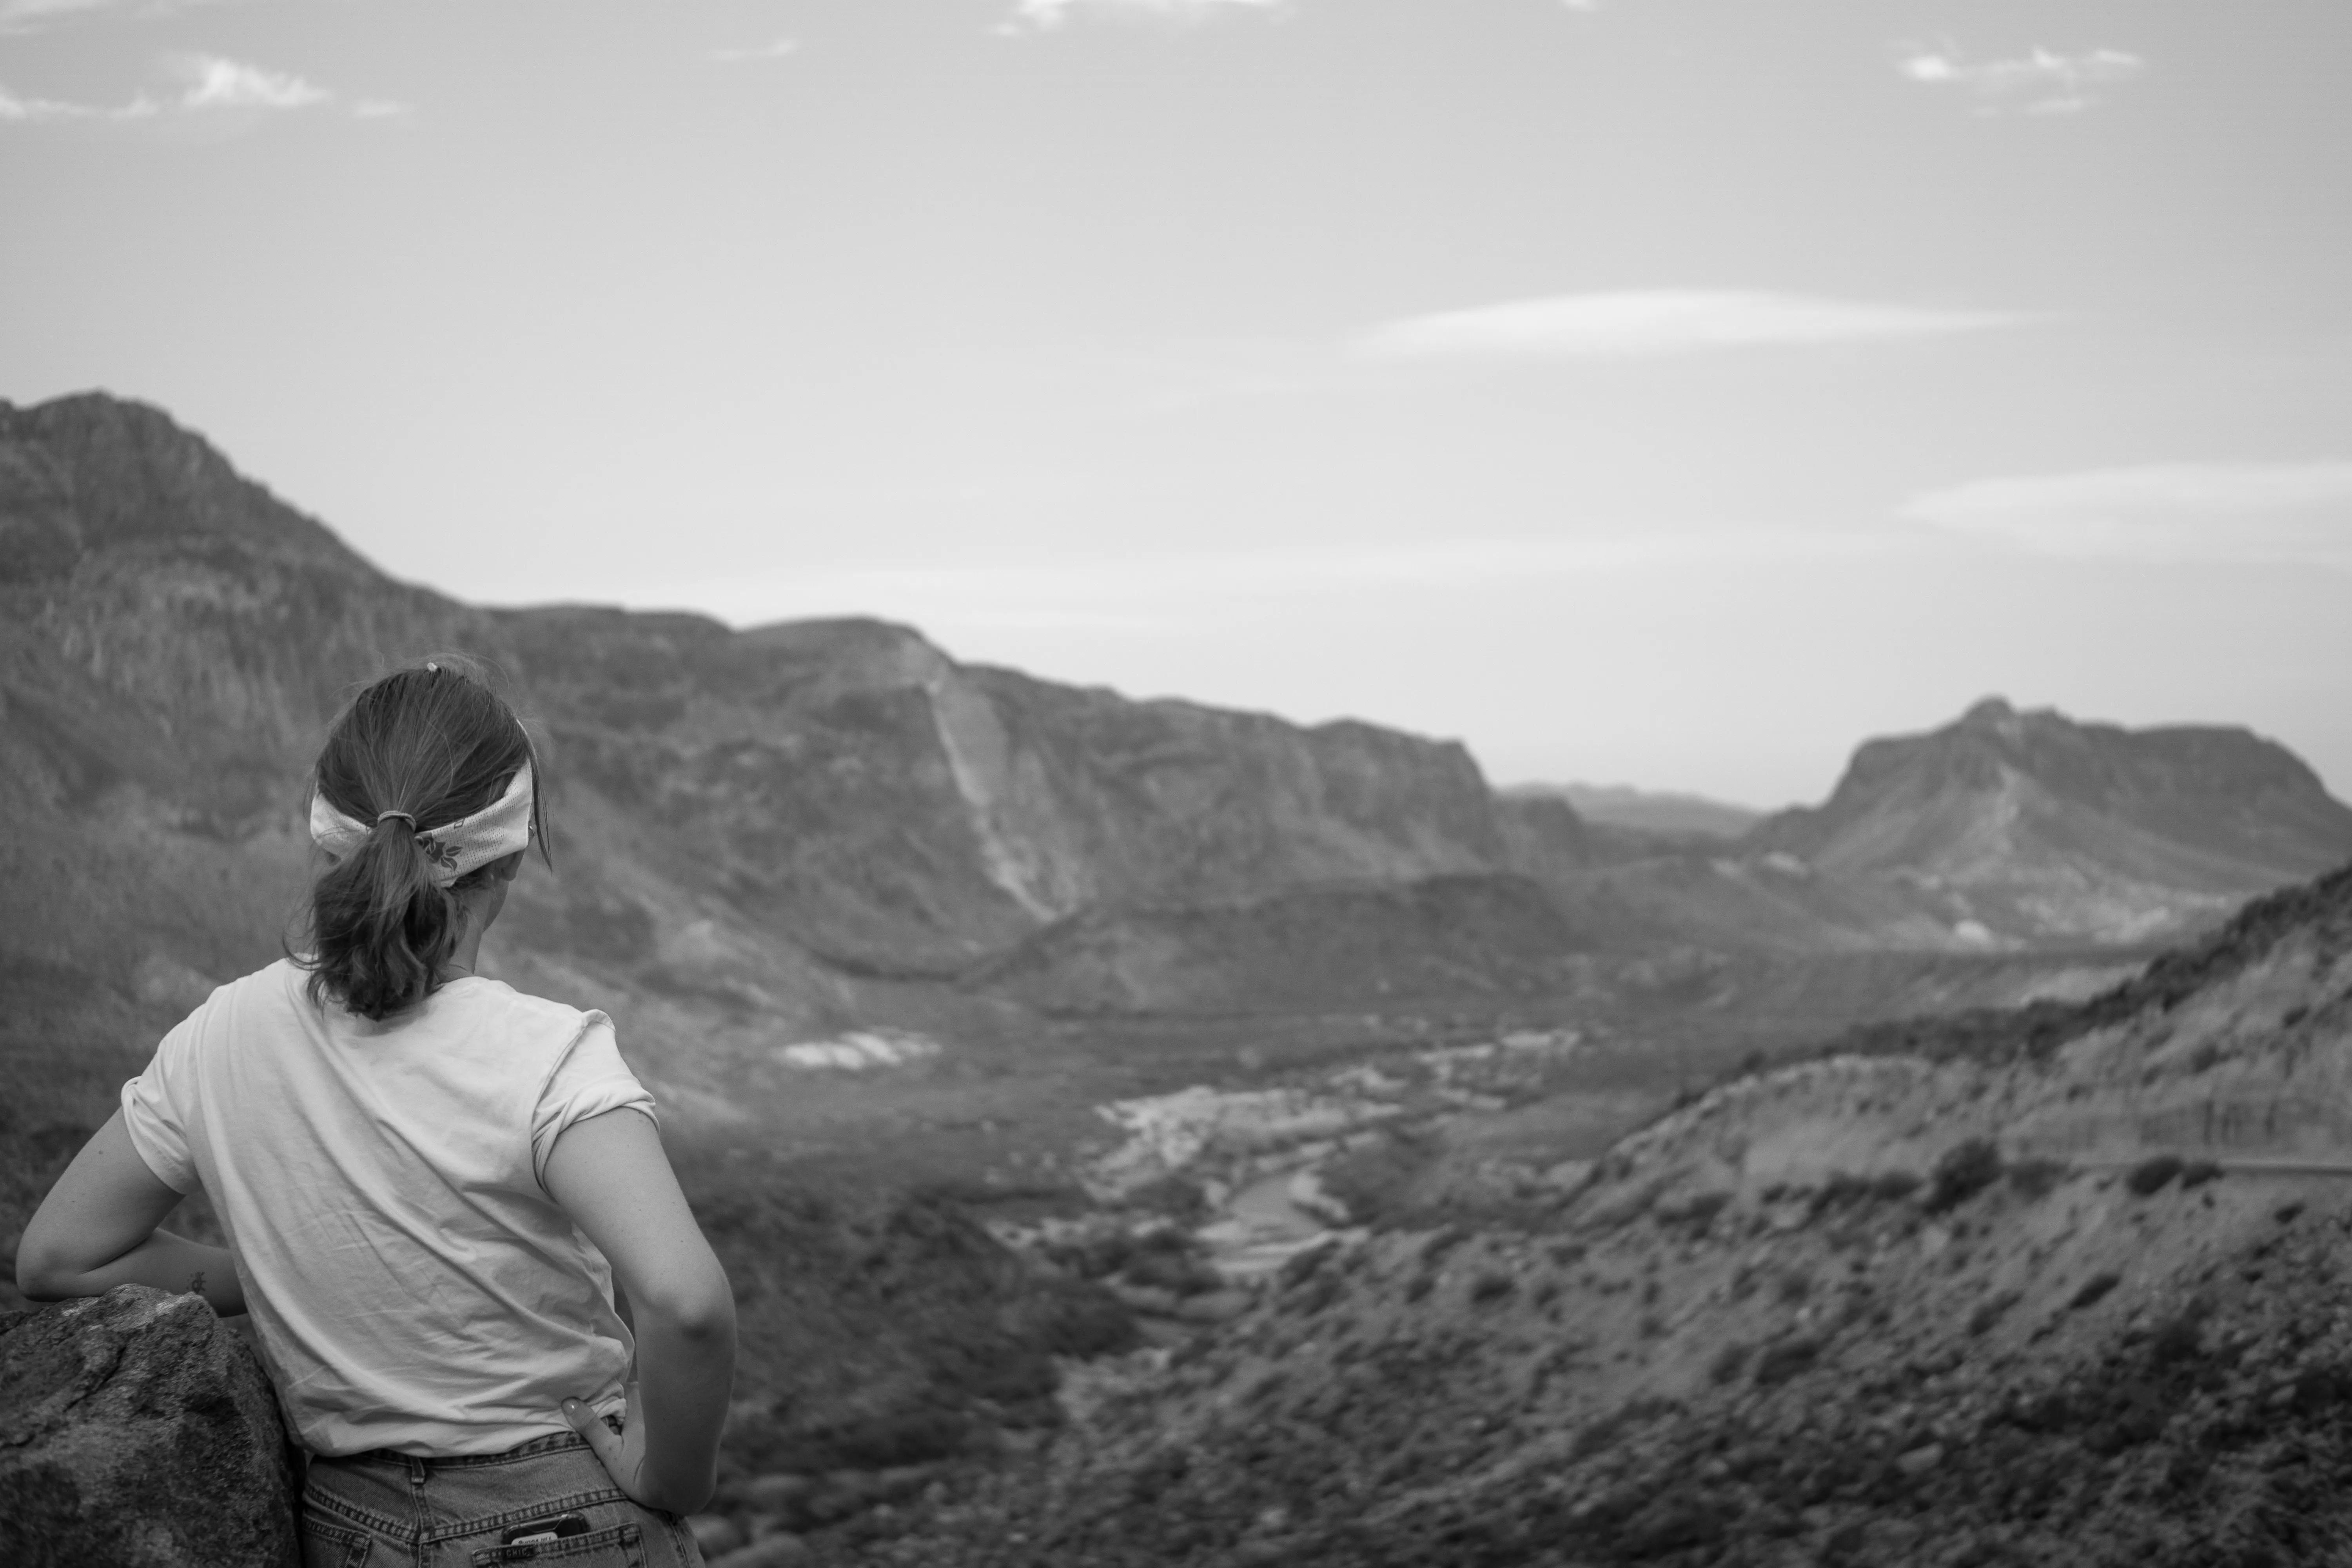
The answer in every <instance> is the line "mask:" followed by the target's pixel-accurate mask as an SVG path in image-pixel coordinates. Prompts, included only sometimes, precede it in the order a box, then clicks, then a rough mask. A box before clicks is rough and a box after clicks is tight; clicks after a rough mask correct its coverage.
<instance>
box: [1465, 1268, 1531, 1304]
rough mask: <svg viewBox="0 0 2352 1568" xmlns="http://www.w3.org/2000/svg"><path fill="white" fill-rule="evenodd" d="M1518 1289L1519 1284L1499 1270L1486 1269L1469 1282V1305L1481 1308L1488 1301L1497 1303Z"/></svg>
mask: <svg viewBox="0 0 2352 1568" xmlns="http://www.w3.org/2000/svg"><path fill="white" fill-rule="evenodd" d="M1518 1288H1519V1282H1518V1281H1517V1280H1516V1279H1512V1278H1511V1277H1510V1276H1509V1275H1507V1274H1506V1273H1503V1272H1502V1271H1501V1270H1500V1269H1491V1268H1490V1269H1488V1270H1487V1271H1486V1273H1484V1274H1481V1275H1479V1276H1478V1278H1477V1279H1474V1280H1472V1281H1471V1282H1470V1303H1471V1305H1472V1306H1477V1307H1483V1306H1485V1305H1486V1303H1487V1302H1489V1301H1499V1300H1502V1299H1503V1298H1504V1297H1506V1296H1507V1295H1509V1294H1510V1293H1511V1292H1512V1291H1514V1290H1516V1289H1518Z"/></svg>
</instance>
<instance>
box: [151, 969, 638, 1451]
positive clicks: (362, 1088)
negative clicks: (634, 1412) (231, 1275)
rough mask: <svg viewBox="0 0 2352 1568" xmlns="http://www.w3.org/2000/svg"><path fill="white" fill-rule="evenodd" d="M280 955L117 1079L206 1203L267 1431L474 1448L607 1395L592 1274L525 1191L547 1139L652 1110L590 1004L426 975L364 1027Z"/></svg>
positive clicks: (610, 1371)
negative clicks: (391, 1011)
mask: <svg viewBox="0 0 2352 1568" xmlns="http://www.w3.org/2000/svg"><path fill="white" fill-rule="evenodd" d="M309 980H310V976H309V974H308V973H306V972H305V971H303V970H302V969H301V968H300V967H299V966H298V965H296V964H294V963H289V962H283V961H281V962H279V963H273V964H271V965H270V966H269V967H268V968H267V969H265V970H262V971H260V972H259V973H255V974H248V975H247V976H246V977H245V978H244V979H242V980H238V981H234V982H231V983H230V984H226V985H224V986H222V987H221V988H220V989H219V990H217V991H215V992H214V993H213V994H212V995H211V996H210V997H209V998H207V999H206V1000H205V1004H204V1005H202V1006H200V1007H198V1008H197V1009H196V1010H195V1011H194V1013H192V1014H190V1015H189V1016H188V1017H187V1019H186V1020H185V1021H184V1022H183V1023H182V1024H181V1025H180V1026H178V1027H177V1028H174V1029H173V1031H172V1032H171V1033H170V1034H168V1035H166V1036H165V1037H163V1044H162V1045H160V1046H158V1047H156V1049H155V1059H154V1060H153V1061H152V1062H150V1063H149V1064H148V1067H147V1070H146V1071H145V1072H144V1073H142V1074H141V1075H140V1076H139V1077H137V1078H135V1079H131V1081H130V1082H129V1083H127V1084H125V1085H123V1087H122V1118H123V1121H124V1124H125V1125H126V1126H127V1127H128V1128H129V1129H130V1132H131V1144H132V1146H133V1147H135V1148H136V1149H137V1150H138V1151H139V1153H140V1157H141V1158H142V1159H144V1160H145V1161H146V1162H147V1164H148V1166H149V1168H150V1169H152V1170H153V1172H154V1173H155V1174H156V1176H157V1177H158V1178H159V1179H161V1180H162V1181H163V1184H165V1185H166V1186H169V1187H170V1188H172V1189H173V1191H174V1192H181V1193H185V1192H192V1191H194V1189H195V1188H197V1187H198V1186H202V1187H203V1188H204V1190H205V1192H206V1193H207V1194H210V1195H211V1197H212V1200H213V1205H214V1207H215V1208H216V1209H217V1210H218V1211H219V1214H220V1219H221V1226H222V1228H223V1229H225V1230H226V1232H227V1233H228V1245H229V1250H230V1251H231V1252H232V1253H234V1254H235V1255H236V1266H237V1273H238V1278H239V1279H240V1280H241V1281H242V1283H243V1285H244V1288H245V1300H246V1305H247V1308H248V1310H250V1311H251V1312H252V1314H253V1324H254V1329H255V1331H256V1332H257V1336H258V1338H259V1340H260V1342H261V1350H262V1355H263V1358H264V1359H265V1360H266V1361H267V1362H268V1365H269V1372H270V1375H271V1379H272V1381H274V1382H275V1383H276V1384H277V1385H278V1400H279V1403H280V1404H281V1405H283V1406H284V1408H285V1412H286V1419H287V1422H288V1424H289V1426H292V1428H293V1429H294V1431H295V1433H296V1435H297V1436H299V1439H300V1440H301V1442H302V1444H303V1445H304V1447H308V1448H309V1449H310V1451H311V1452H313V1453H316V1454H322V1455H340V1454H356V1453H363V1452H365V1451H367V1450H369V1449H372V1448H390V1449H393V1450H395V1451H397V1452H401V1453H408V1454H427V1455H432V1454H440V1455H455V1454H488V1453H497V1452H499V1451H500V1450H502V1449H506V1448H511V1447H514V1446H515V1445H516V1444H518V1443H521V1442H525V1441H528V1440H529V1439H530V1438H533V1437H539V1436H546V1435H547V1434H549V1433H551V1432H562V1431H565V1430H568V1429H569V1428H568V1427H567V1426H566V1425H565V1423H564V1420H563V1417H562V1415H561V1414H560V1413H559V1412H558V1410H557V1404H558V1402H559V1401H561V1400H562V1399H565V1398H567V1397H570V1398H579V1399H584V1400H586V1401H587V1402H588V1403H589V1404H590V1405H593V1406H594V1407H595V1408H596V1409H598V1410H599V1411H600V1412H614V1411H618V1410H619V1409H620V1408H621V1405H622V1384H623V1381H624V1379H625V1376H626V1374H627V1370H628V1366H629V1362H630V1354H631V1349H632V1347H631V1342H630V1339H629V1332H628V1330H627V1328H626V1326H625V1325H624V1324H623V1323H622V1322H621V1321H620V1318H619V1316H618V1315H617V1314H616V1313H615V1312H614V1310H613V1287H612V1268H611V1266H610V1265H609V1264H608V1263H606V1262H605V1260H604V1255H603V1254H602V1253H600V1252H599V1251H597V1250H596V1248H595V1247H594V1246H593V1244H591V1243H590V1242H589V1240H588V1238H587V1237H584V1236H583V1235H581V1234H580V1232H579V1231H578V1229H577V1228H576V1227H574V1226H573V1225H572V1221H571V1220H570V1219H569V1218H567V1217H566V1216H565V1215H564V1213H563V1211H562V1209H560V1208H558V1207H557V1206H556V1205H555V1202H554V1200H553V1199H552V1198H551V1197H550V1196H549V1195H548V1193H547V1189H546V1187H545V1186H544V1185H543V1184H542V1183H541V1176H542V1173H544V1171H545V1169H546V1164H547V1156H548V1153H549V1151H551V1149H553V1148H554V1147H555V1140H556V1135H557V1134H559V1133H561V1132H562V1131H563V1130H564V1129H565V1128H567V1127H569V1126H571V1125H572V1123H573V1122H575V1121H584V1120H586V1119H587V1118H589V1117H592V1116H597V1115H601V1114H603V1113H604V1112H605V1111H608V1110H616V1109H618V1108H621V1107H624V1106H628V1107H634V1108H635V1109H636V1110H642V1111H644V1112H645V1113H646V1115H647V1116H651V1115H652V1114H653V1112H654V1102H653V1097H652V1096H651V1095H649V1094H647V1093H646V1091H645V1089H644V1088H643V1086H641V1085H640V1084H639V1083H638V1082H637V1080H636V1079H635V1076H634V1075H633V1074H631V1073H630V1071H629V1069H628V1068H627V1066H626V1065H625V1064H624V1063H623V1062H622V1060H621V1054H620V1050H619V1047H617V1046H616V1044H615V1043H614V1037H613V1023H612V1020H611V1019H610V1018H607V1017H606V1016H604V1014H602V1013H595V1012H589V1013H583V1012H581V1011H580V1010H579V1009H578V1008H576V1007H566V1006H564V1005H562V1004H560V1003H555V1002H548V1001H543V1000H541V998H539V997H536V996H526V995H523V994H520V992H517V991H514V990H511V989H509V987H507V986H505V985H502V984H499V983H498V982H497V981H494V980H482V979H478V978H473V977H466V978H461V979H458V980H455V981H452V982H450V983H449V984H446V985H445V986H443V987H442V988H441V989H440V990H438V991H436V992H435V993H434V994H432V995H431V996H429V997H427V998H426V999H425V1001H424V1002H422V1003H420V1004H419V1005H416V1006H415V1007H413V1008H411V1009H409V1010H407V1011H406V1012H404V1013H401V1014H398V1015H395V1016H394V1017H393V1018H391V1019H388V1020H386V1021H385V1022H383V1023H372V1022H370V1021H369V1020H368V1019H366V1018H362V1017H361V1016H359V1015H357V1014H355V1013H353V1012H352V1011H351V1010H349V1009H348V1008H346V1007H344V1006H342V1005H341V1004H339V1003H337V1002H335V1001H333V1000H332V999H329V1000H327V1001H326V1002H325V1003H324V1004H323V1005H321V1004H319V1003H314V1002H312V1001H311V1000H310V994H309V992H308V983H309Z"/></svg>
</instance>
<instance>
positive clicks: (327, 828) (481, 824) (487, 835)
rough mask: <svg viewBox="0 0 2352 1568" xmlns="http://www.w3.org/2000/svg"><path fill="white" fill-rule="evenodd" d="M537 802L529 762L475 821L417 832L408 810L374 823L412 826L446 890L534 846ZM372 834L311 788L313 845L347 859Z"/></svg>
mask: <svg viewBox="0 0 2352 1568" xmlns="http://www.w3.org/2000/svg"><path fill="white" fill-rule="evenodd" d="M532 802H533V795H532V787H531V776H530V763H523V765H522V766H520V767H519V768H517V769H516V770H515V775H514V777H513V778H511V779H509V780H508V781H507V787H506V793H505V794H503V795H499V798H498V799H496V800H494V801H492V802H490V804H489V805H486V806H484V807H482V809H481V810H479V811H478V812H476V813H474V815H473V816H461V817H459V818H458V819H457V821H455V822H445V823H442V824H440V825H439V826H436V827H432V828H428V829H425V830H424V831H419V830H418V829H417V826H416V818H415V817H414V816H410V815H409V814H408V813H406V812H404V811H380V812H378V813H376V818H375V819H376V821H377V823H379V824H381V823H382V822H383V820H384V819H385V818H387V817H393V816H397V817H399V818H400V819H401V820H402V821H404V822H405V823H407V824H408V828H409V831H410V832H412V833H415V835H416V847H417V848H418V849H420V850H422V851H423V852H424V854H425V859H426V860H427V861H429V862H431V865H432V869H431V872H430V875H431V876H432V879H433V881H434V883H435V885H436V886H437V887H443V888H446V887H447V886H448V885H449V884H450V883H452V882H454V881H456V880H457V879H458V878H460V877H462V876H464V875H465V874H466V873H467V872H468V871H471V870H472V869H474V868H475V867H477V866H484V865H488V863H489V862H490V861H492V860H495V859H497V858H499V857H500V856H502V855H511V854H513V853H514V852H515V851H516V850H518V849H524V848H528V847H530V839H531V834H532V832H533V830H534V829H535V828H536V827H537V826H538V824H536V823H535V822H533V821H532V820H531V817H532ZM373 831H374V829H373V828H372V827H370V826H367V825H366V824H364V823H362V822H361V821H360V820H359V819H357V818H356V817H350V816H344V815H343V814H342V813H341V812H340V811H338V810H336V809H335V805H334V803H333V802H332V801H331V800H329V799H328V798H327V796H326V795H325V793H324V792H323V791H321V790H320V789H318V788H317V787H316V786H315V785H314V786H313V787H312V789H311V791H310V841H311V842H312V843H314V844H316V845H318V846H319V847H320V848H321V849H324V850H325V851H326V852H327V853H328V854H330V855H348V854H351V853H352V851H353V850H356V849H358V848H359V847H361V846H362V845H364V844H365V843H367V841H368V835H369V834H370V833H372V832H373Z"/></svg>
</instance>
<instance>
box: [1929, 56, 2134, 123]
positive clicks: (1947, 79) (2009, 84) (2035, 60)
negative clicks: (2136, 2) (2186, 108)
mask: <svg viewBox="0 0 2352 1568" xmlns="http://www.w3.org/2000/svg"><path fill="white" fill-rule="evenodd" d="M1895 68H1896V69H1897V70H1899V71H1901V72H1902V73H1903V74H1904V75H1905V76H1906V77H1907V78H1909V79H1911V80H1913V81H1916V82H1919V83H1921V84H1923V85H1925V86H1927V87H1936V88H1952V89H1958V91H1960V92H1963V93H1965V94H1967V95H1968V96H1969V97H1971V98H1974V99H1975V100H1977V108H1978V112H1979V113H1984V114H2000V113H2019V114H2076V113H2080V112H2081V111H2082V110H2085V109H2088V108H2089V107H2091V105H2092V104H2094V103H2096V102H2097V101H2098V94H2097V92H2096V91H2095V89H2099V88H2105V87H2109V86H2112V85H2113V84H2115V83H2116V82H2119V81H2128V80H2129V79H2132V78H2133V77H2136V76H2137V75H2139V74H2140V72H2141V71H2143V70H2145V69H2147V61H2145V60H2143V59H2141V58H2139V57H2138V56H2137V55H2133V54H2126V53H2125V52H2124V51H2123V50H2121V49H2104V48H2102V49H2086V50H2084V52H2083V53H2081V54H2074V55H2066V54H2060V53H2057V52H2056V51H2055V50H2052V49H2044V48H2040V47H2036V48H2035V49H2033V50H2032V52H2031V53H2028V54H2024V55H2021V56H2019V57H2017V58H2014V59H2006V60H1976V61H1969V60H1965V59H1963V58H1960V53H1959V51H1958V49H1955V48H1953V47H1950V46H1949V45H1943V46H1939V47H1927V46H1925V45H1920V44H1906V45H1904V46H1902V47H1900V49H1898V50H1897V52H1896V56H1895Z"/></svg>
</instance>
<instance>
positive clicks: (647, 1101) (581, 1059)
mask: <svg viewBox="0 0 2352 1568" xmlns="http://www.w3.org/2000/svg"><path fill="white" fill-rule="evenodd" d="M624 1109H631V1110H642V1111H644V1112H645V1113H646V1116H648V1117H650V1118H653V1119H654V1121H656V1124H658V1122H659V1120H660V1119H659V1117H658V1116H657V1115H656V1112H655V1109H654V1097H653V1096H652V1095H650V1094H648V1093H646V1086H645V1085H643V1084H641V1083H639V1082H638V1081H637V1075H636V1074H635V1073H633V1072H631V1071H630V1070H629V1064H628V1063H626V1062H625V1061H623V1060H622V1059H621V1046H620V1041H619V1040H618V1039H617V1038H615V1037H614V1033H613V1020H612V1019H610V1018H609V1017H606V1016H604V1014H603V1013H599V1012H593V1011H591V1012H587V1013H583V1014H582V1015H581V1026H580V1032H579V1033H578V1034H577V1035H575V1036H573V1037H572V1043H571V1044H570V1045H569V1046H567V1047H565V1048H564V1050H563V1053H562V1055H561V1056H560V1057H558V1058H556V1062H555V1068H554V1070H553V1071H551V1072H550V1073H549V1074H548V1077H547V1083H546V1085H545V1087H544V1088H542V1089H541V1090H540V1094H539V1105H538V1107H537V1108H536V1109H535V1110H533V1111H532V1113H531V1119H530V1168H531V1171H532V1173H534V1174H536V1175H537V1176H538V1177H539V1179H540V1184H541V1186H544V1185H545V1184H546V1183H547V1157H548V1155H550V1154H551V1153H553V1152H555V1141H556V1139H557V1138H559V1137H561V1136H562V1133H563V1130H564V1129H565V1128H567V1127H570V1126H572V1124H573V1123H574V1122H580V1121H587V1120H588V1119H589V1118H590V1117H592V1116H602V1115H604V1112H606V1111H608V1110H624Z"/></svg>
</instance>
